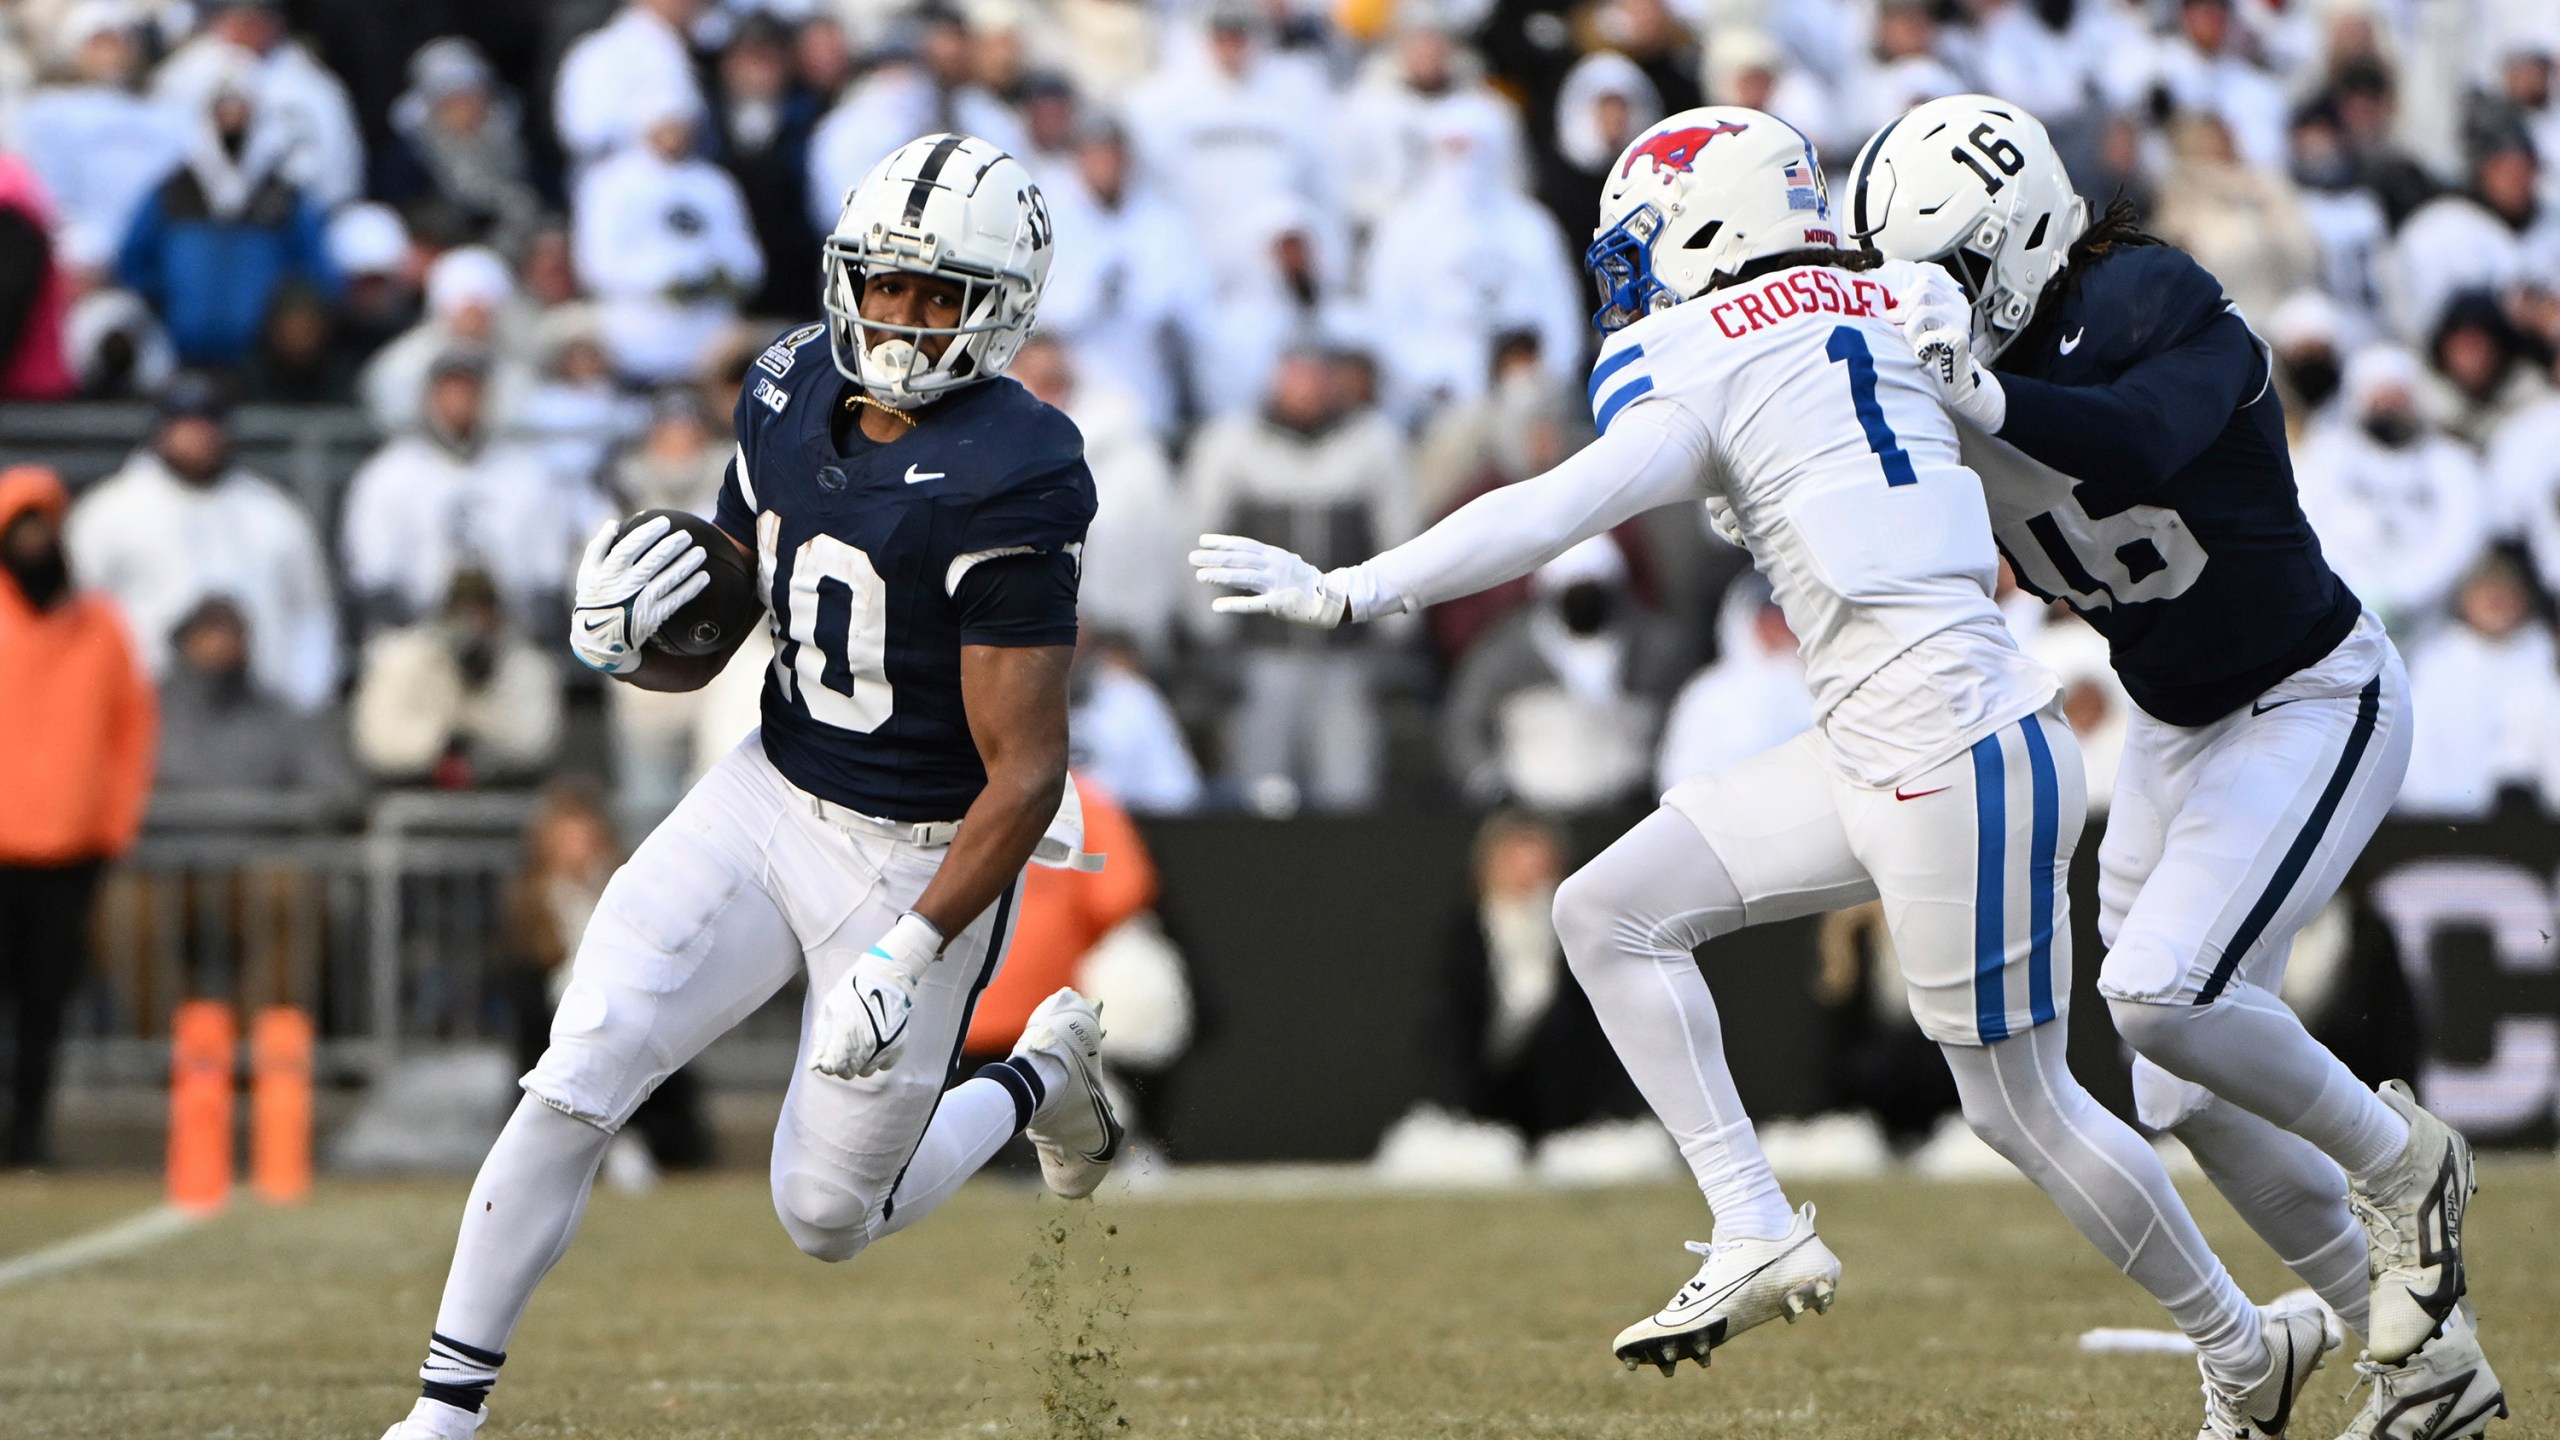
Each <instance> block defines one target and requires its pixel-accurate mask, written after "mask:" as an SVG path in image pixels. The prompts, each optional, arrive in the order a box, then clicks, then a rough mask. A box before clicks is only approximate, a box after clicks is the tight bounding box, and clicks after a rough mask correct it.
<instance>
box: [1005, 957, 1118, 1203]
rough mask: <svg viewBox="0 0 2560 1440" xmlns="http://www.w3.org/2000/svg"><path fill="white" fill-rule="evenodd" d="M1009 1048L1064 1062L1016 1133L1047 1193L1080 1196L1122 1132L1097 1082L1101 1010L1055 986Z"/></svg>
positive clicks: (1104, 1166) (1103, 1170)
mask: <svg viewBox="0 0 2560 1440" xmlns="http://www.w3.org/2000/svg"><path fill="white" fill-rule="evenodd" d="M1013 1053H1014V1054H1016V1055H1029V1054H1035V1053H1036V1054H1040V1055H1045V1056H1048V1057H1049V1058H1050V1059H1053V1060H1056V1061H1057V1062H1058V1063H1059V1064H1061V1065H1063V1066H1065V1067H1066V1072H1067V1083H1066V1087H1065V1088H1064V1089H1062V1090H1060V1091H1059V1092H1058V1093H1057V1094H1055V1095H1051V1096H1049V1097H1048V1101H1047V1103H1046V1104H1044V1105H1042V1106H1041V1107H1040V1113H1039V1114H1038V1115H1037V1116H1034V1117H1033V1118H1032V1121H1031V1123H1030V1124H1029V1125H1027V1126H1025V1127H1024V1128H1023V1131H1022V1133H1023V1135H1024V1136H1025V1137H1026V1138H1028V1139H1029V1140H1030V1141H1031V1148H1032V1149H1034V1150H1036V1151H1038V1152H1039V1154H1040V1178H1041V1179H1043V1180H1046V1181H1048V1182H1049V1189H1050V1191H1051V1193H1053V1194H1056V1195H1059V1196H1062V1197H1064V1198H1065V1199H1069V1200H1081V1199H1083V1198H1084V1197H1086V1196H1087V1195H1090V1194H1092V1193H1093V1190H1094V1187H1095V1186H1097V1185H1100V1184H1101V1183H1102V1177H1103V1176H1105V1175H1108V1174H1110V1173H1111V1162H1112V1161H1113V1160H1115V1159H1118V1158H1119V1155H1120V1140H1121V1137H1122V1136H1123V1135H1124V1134H1126V1133H1127V1132H1126V1131H1124V1130H1123V1129H1122V1128H1121V1125H1120V1117H1119V1116H1118V1115H1116V1114H1114V1113H1113V1112H1112V1108H1111V1097H1110V1096H1109V1095H1108V1094H1106V1093H1104V1091H1103V1088H1102V1012H1101V1011H1100V1010H1098V1009H1096V1008H1095V1007H1094V1004H1093V1002H1092V1001H1090V1000H1087V999H1086V998H1084V997H1083V996H1081V995H1079V994H1077V993H1076V992H1074V991H1073V990H1061V991H1059V992H1058V993H1057V994H1055V995H1052V996H1050V997H1049V998H1048V999H1046V1000H1043V1001H1041V1002H1040V1008H1038V1009H1036V1010H1034V1011H1032V1012H1031V1019H1030V1021H1029V1022H1028V1023H1027V1024H1025V1025H1024V1026H1023V1027H1022V1039H1021V1040H1020V1041H1018V1042H1016V1043H1015V1045H1014V1047H1013Z"/></svg>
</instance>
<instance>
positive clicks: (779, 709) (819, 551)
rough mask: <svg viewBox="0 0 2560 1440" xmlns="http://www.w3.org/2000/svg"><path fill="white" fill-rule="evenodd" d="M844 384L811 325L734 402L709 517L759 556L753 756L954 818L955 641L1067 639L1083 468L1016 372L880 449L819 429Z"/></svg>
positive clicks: (1087, 494)
mask: <svg viewBox="0 0 2560 1440" xmlns="http://www.w3.org/2000/svg"><path fill="white" fill-rule="evenodd" d="M852 393H853V389H852V386H851V385H850V383H849V382H847V381H846V380H845V379H844V378H843V377H842V376H840V375H839V374H837V373H836V369H835V365H834V363H833V362H832V361H831V360H830V359H829V358H828V354H827V343H826V339H825V330H824V328H823V327H821V326H816V325H812V326H808V327H806V328H804V329H800V330H795V331H793V332H792V333H790V334H789V335H786V336H784V337H783V338H782V339H781V340H779V341H776V342H775V343H774V344H773V345H772V346H771V347H770V348H768V349H767V350H766V351H765V352H764V354H763V355H761V356H759V357H758V358H757V361H756V365H755V368H753V369H750V370H749V371H748V372H747V385H746V388H745V389H744V390H743V391H742V392H741V393H740V395H739V397H738V415H737V425H738V453H737V456H736V458H735V459H733V460H732V461H731V462H730V466H729V474H728V478H727V479H726V481H725V482H724V483H723V484H722V485H721V487H720V507H719V511H718V514H717V517H716V518H717V519H718V521H719V524H720V528H721V529H723V530H725V531H727V532H728V533H729V534H731V535H733V536H735V537H737V539H738V540H739V541H740V542H741V543H743V544H745V545H747V546H749V547H750V548H752V549H753V550H754V551H755V555H756V575H757V580H758V583H759V585H760V587H761V589H762V593H763V596H764V600H765V605H766V608H767V610H768V612H769V613H770V617H771V625H772V633H773V644H774V660H773V666H772V668H771V670H770V671H769V672H768V673H767V674H766V676H765V682H764V701H763V708H764V748H765V753H766V754H767V755H768V756H770V757H771V758H772V760H773V763H774V766H775V768H777V769H779V770H780V771H781V772H782V773H783V776H784V777H785V778H786V779H788V780H790V781H791V783H792V784H794V785H797V786H799V787H800V788H801V789H803V790H806V791H808V792H809V793H810V794H812V795H816V796H818V797H820V798H821V799H826V800H832V801H834V802H836V803H837V804H839V805H846V806H850V807H852V808H853V809H855V810H859V811H861V812H862V813H864V814H866V815H875V816H879V817H881V818H884V819H890V820H950V819H956V818H958V817H959V816H960V815H961V814H962V813H963V812H965V811H966V810H967V809H968V808H969V805H970V802H971V801H973V800H975V799H977V797H978V792H979V791H980V790H982V789H984V788H985V786H986V782H987V775H986V768H985V766H984V765H983V764H982V763H981V762H980V760H979V757H978V747H977V744H976V742H975V741H974V740H972V739H971V738H970V734H969V719H968V715H967V713H966V712H965V711H964V710H963V708H962V706H961V700H960V648H961V647H962V646H964V645H1072V644H1074V643H1075V639H1076V583H1077V580H1078V578H1079V577H1078V570H1079V567H1080V566H1081V564H1082V563H1083V550H1084V535H1085V527H1086V526H1087V525H1088V524H1090V523H1091V522H1092V520H1093V511H1094V490H1093V475H1092V472H1090V471H1089V470H1087V469H1086V468H1085V462H1084V439H1083V437H1082V436H1081V435H1079V434H1078V433H1077V432H1076V427H1075V425H1074V423H1073V422H1072V421H1070V420H1068V419H1067V417H1066V416H1064V415H1062V414H1060V413H1059V412H1058V411H1056V410H1054V409H1052V408H1050V407H1049V406H1047V405H1044V404H1042V403H1041V402H1040V401H1038V400H1036V399H1033V398H1032V396H1031V393H1030V392H1029V391H1027V390H1025V389H1023V388H1022V387H1021V386H1020V385H1018V384H1016V383H1015V382H1013V381H1011V380H1005V379H996V380H989V381H986V382H984V383H982V384H977V385H972V386H970V387H968V388H967V389H964V390H961V391H959V392H958V393H956V394H954V395H952V396H950V397H949V398H948V399H945V400H942V401H939V402H937V403H936V404H934V405H933V406H932V407H931V408H930V409H928V410H926V411H925V412H924V413H923V417H922V418H923V422H924V423H923V424H921V425H919V426H918V427H917V428H916V429H915V430H913V431H912V432H910V433H908V434H905V435H902V436H900V437H899V438H897V439H896V440H893V441H890V442H889V443H887V444H881V443H879V442H876V441H873V440H870V439H868V438H867V437H865V436H864V435H863V434H862V433H861V431H860V429H859V428H858V427H856V426H852V425H849V424H846V425H839V424H835V423H833V420H834V417H835V416H836V415H837V414H838V413H839V412H841V411H842V410H843V407H844V405H845V403H846V399H847V397H848V396H850V395H851V394H852ZM839 435H841V436H842V438H841V439H839V438H838V437H839Z"/></svg>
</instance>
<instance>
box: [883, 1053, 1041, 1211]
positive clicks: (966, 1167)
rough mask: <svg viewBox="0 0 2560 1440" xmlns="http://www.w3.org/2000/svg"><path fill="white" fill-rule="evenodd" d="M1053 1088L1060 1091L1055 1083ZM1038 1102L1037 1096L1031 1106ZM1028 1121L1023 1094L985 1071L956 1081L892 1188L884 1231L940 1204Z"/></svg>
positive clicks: (990, 1067) (943, 1098)
mask: <svg viewBox="0 0 2560 1440" xmlns="http://www.w3.org/2000/svg"><path fill="white" fill-rule="evenodd" d="M1017 1058H1018V1057H1017ZM988 1068H989V1069H993V1068H995V1067H994V1066H989V1067H988ZM1049 1093H1050V1094H1055V1093H1057V1092H1056V1090H1055V1089H1054V1088H1053V1089H1051V1090H1050V1091H1049ZM1037 1104H1038V1101H1036V1100H1035V1101H1034V1102H1033V1105H1034V1106H1036V1105H1037ZM1029 1120H1030V1114H1029V1112H1028V1111H1027V1110H1026V1109H1025V1108H1024V1107H1023V1105H1022V1104H1021V1101H1020V1097H1019V1096H1018V1095H1016V1094H1015V1093H1014V1092H1013V1091H1012V1090H1011V1089H1009V1088H1008V1087H1006V1086H1004V1085H1002V1084H999V1083H998V1082H997V1081H995V1080H993V1079H990V1078H987V1077H986V1076H985V1075H984V1074H983V1073H982V1074H981V1075H980V1077H979V1078H977V1079H973V1080H968V1081H964V1082H962V1083H961V1084H958V1085H955V1086H953V1087H952V1088H951V1089H950V1090H949V1091H948V1092H946V1093H945V1094H944V1095H943V1097H942V1103H941V1105H939V1106H938V1107H936V1108H935V1110H934V1112H933V1123H932V1124H930V1125H927V1126H926V1127H925V1128H924V1139H923V1140H921V1141H919V1142H917V1145H916V1153H915V1155H914V1157H913V1158H911V1159H909V1160H908V1161H907V1169H906V1173H905V1174H903V1175H901V1176H899V1177H898V1185H897V1188H896V1189H895V1190H894V1191H892V1192H891V1193H890V1196H889V1203H888V1205H887V1207H886V1210H887V1213H886V1214H885V1215H883V1216H882V1217H881V1221H880V1234H882V1235H895V1234H897V1233H898V1232H899V1231H901V1230H904V1229H906V1228H907V1227H908V1226H910V1225H913V1224H914V1223H916V1222H917V1221H919V1220H921V1219H923V1218H924V1217H926V1216H927V1215H930V1214H932V1213H933V1212H934V1211H935V1210H937V1209H939V1208H941V1205H942V1202H943V1201H945V1200H948V1199H950V1198H951V1197H952V1196H953V1195H954V1194H956V1193H958V1192H959V1189H960V1182H961V1181H963V1180H966V1179H968V1178H969V1177H970V1176H972V1175H975V1174H977V1173H978V1169H979V1167H980V1166H983V1165H985V1164H986V1163H987V1162H988V1161H989V1160H992V1159H994V1158H995V1153H996V1152H997V1151H998V1150H1001V1149H1003V1148H1004V1144H1005V1142H1006V1141H1008V1140H1010V1139H1012V1138H1013V1137H1014V1136H1015V1135H1017V1134H1019V1133H1021V1130H1022V1127H1023V1125H1024V1124H1026V1123H1028V1121H1029Z"/></svg>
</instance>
